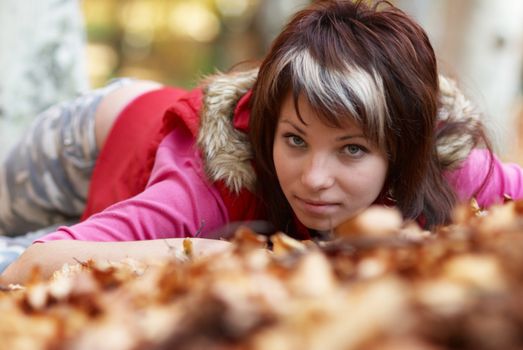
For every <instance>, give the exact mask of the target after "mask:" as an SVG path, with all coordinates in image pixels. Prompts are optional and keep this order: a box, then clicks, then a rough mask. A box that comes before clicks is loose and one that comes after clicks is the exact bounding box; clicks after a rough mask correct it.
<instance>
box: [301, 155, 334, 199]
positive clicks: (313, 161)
mask: <svg viewBox="0 0 523 350" xmlns="http://www.w3.org/2000/svg"><path fill="white" fill-rule="evenodd" d="M329 163H330V162H329V159H328V157H327V156H325V155H321V154H314V155H311V156H310V157H308V159H307V160H306V162H305V166H304V168H303V170H302V174H301V182H302V183H303V184H304V185H305V186H306V187H308V188H309V189H311V190H313V191H319V190H323V189H327V188H329V187H331V186H332V185H333V184H334V174H333V170H332V165H331V164H329Z"/></svg>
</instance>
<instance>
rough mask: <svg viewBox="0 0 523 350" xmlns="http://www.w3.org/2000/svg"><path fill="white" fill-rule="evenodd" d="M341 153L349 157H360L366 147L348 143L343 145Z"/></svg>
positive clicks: (365, 151)
mask: <svg viewBox="0 0 523 350" xmlns="http://www.w3.org/2000/svg"><path fill="white" fill-rule="evenodd" d="M342 153H344V154H346V155H348V156H350V157H355V158H359V157H362V156H363V155H364V154H365V153H367V149H366V148H365V147H363V146H360V145H356V144H350V145H346V146H345V147H343V150H342Z"/></svg>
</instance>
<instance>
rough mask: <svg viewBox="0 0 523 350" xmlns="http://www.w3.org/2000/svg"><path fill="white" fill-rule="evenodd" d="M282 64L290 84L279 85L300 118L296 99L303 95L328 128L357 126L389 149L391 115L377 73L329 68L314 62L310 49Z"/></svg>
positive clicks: (293, 53) (291, 55)
mask: <svg viewBox="0 0 523 350" xmlns="http://www.w3.org/2000/svg"><path fill="white" fill-rule="evenodd" d="M281 64H282V66H284V68H283V67H282V68H283V69H281V70H280V72H284V71H286V73H287V74H283V76H285V77H286V79H285V80H287V81H286V82H285V83H284V84H283V85H280V84H278V85H280V86H287V87H288V88H289V89H290V90H291V91H292V94H293V96H294V101H295V107H296V111H297V113H298V116H299V110H298V108H297V107H298V105H297V99H298V96H299V95H300V94H303V96H304V97H305V98H306V99H307V101H308V103H309V104H310V105H311V107H312V109H313V110H314V111H315V112H316V113H317V115H318V116H319V118H320V119H322V121H323V122H324V123H325V124H327V125H331V126H335V127H341V126H344V125H346V124H347V122H354V123H356V124H357V125H359V126H360V127H361V128H362V130H363V132H364V133H365V136H366V137H367V138H369V140H371V141H372V142H373V143H375V144H376V145H377V146H378V147H379V148H381V149H386V140H385V135H386V133H385V128H386V126H387V125H388V124H389V120H388V119H389V113H388V110H387V104H386V98H385V92H384V87H383V81H382V79H381V77H380V76H379V75H378V74H377V73H376V71H375V70H372V73H369V72H367V71H366V70H364V69H363V68H362V67H359V66H357V65H350V64H349V63H345V62H343V63H342V64H340V65H338V66H337V67H328V66H327V65H323V64H321V63H319V62H318V61H317V60H316V59H314V57H312V56H311V54H310V52H309V50H307V49H302V50H294V51H290V52H288V53H287V54H285V55H284V57H283V60H282V61H281ZM280 83H282V82H280ZM279 93H281V91H280V92H279Z"/></svg>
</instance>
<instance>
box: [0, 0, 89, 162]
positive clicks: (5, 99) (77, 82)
mask: <svg viewBox="0 0 523 350" xmlns="http://www.w3.org/2000/svg"><path fill="white" fill-rule="evenodd" d="M84 44H85V34H84V26H83V18H82V16H81V11H80V2H79V1H76V0H38V1H30V2H27V1H20V0H2V1H0V140H1V141H0V146H1V147H0V156H1V157H3V156H4V155H5V154H6V150H7V149H8V148H9V147H10V146H11V145H12V144H13V142H14V141H15V140H16V139H17V138H18V136H19V134H20V132H21V130H23V129H24V128H25V127H26V126H27V124H28V123H29V122H30V121H31V120H32V119H33V118H34V116H35V115H36V114H37V113H38V112H39V111H41V110H43V109H45V108H46V107H48V106H49V105H51V104H53V103H56V102H58V101H61V100H64V99H67V98H70V97H71V96H73V95H74V94H75V93H77V92H79V91H81V90H85V89H87V88H88V78H87V71H86V67H85V59H84Z"/></svg>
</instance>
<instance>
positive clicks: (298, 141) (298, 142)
mask: <svg viewBox="0 0 523 350" xmlns="http://www.w3.org/2000/svg"><path fill="white" fill-rule="evenodd" d="M283 137H285V139H286V140H287V144H288V145H289V146H291V147H305V141H304V140H303V139H302V138H301V137H299V136H298V135H294V134H285V135H284V136H283Z"/></svg>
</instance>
